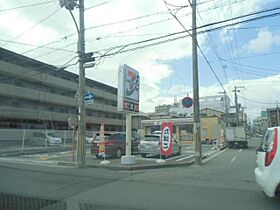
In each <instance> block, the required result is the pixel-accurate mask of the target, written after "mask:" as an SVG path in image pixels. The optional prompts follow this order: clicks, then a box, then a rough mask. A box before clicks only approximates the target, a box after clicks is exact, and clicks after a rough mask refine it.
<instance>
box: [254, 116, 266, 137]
mask: <svg viewBox="0 0 280 210" xmlns="http://www.w3.org/2000/svg"><path fill="white" fill-rule="evenodd" d="M253 126H254V127H253V128H252V130H253V131H252V132H253V134H264V133H265V131H266V129H267V127H268V122H267V117H266V116H259V117H257V118H256V119H254V120H253Z"/></svg>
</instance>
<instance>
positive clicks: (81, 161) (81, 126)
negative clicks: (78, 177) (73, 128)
mask: <svg viewBox="0 0 280 210" xmlns="http://www.w3.org/2000/svg"><path fill="white" fill-rule="evenodd" d="M84 10H85V8H84V0H79V13H80V30H79V40H78V54H79V121H78V147H77V167H79V168H83V167H85V165H86V145H85V142H86V141H85V136H86V135H85V133H86V119H85V117H86V109H85V102H84V93H85V68H84V55H85V24H84Z"/></svg>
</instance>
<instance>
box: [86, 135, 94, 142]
mask: <svg viewBox="0 0 280 210" xmlns="http://www.w3.org/2000/svg"><path fill="white" fill-rule="evenodd" d="M93 140H94V138H93V137H91V136H86V143H88V144H91V142H92V141H93Z"/></svg>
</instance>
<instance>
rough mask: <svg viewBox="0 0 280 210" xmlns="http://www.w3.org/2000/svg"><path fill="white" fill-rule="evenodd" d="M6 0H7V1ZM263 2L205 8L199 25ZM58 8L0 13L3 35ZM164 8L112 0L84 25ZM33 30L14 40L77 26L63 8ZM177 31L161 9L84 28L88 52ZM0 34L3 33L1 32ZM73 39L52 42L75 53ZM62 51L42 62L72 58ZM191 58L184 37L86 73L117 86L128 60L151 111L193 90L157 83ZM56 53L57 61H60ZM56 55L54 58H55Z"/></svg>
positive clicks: (203, 91) (157, 3)
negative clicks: (175, 63) (175, 64)
mask: <svg viewBox="0 0 280 210" xmlns="http://www.w3.org/2000/svg"><path fill="white" fill-rule="evenodd" d="M7 2H9V4H8V3H7ZM169 2H170V3H173V4H175V5H186V4H188V2H187V1H185V0H176V1H175V0H170V1H169ZM227 2H228V1H224V2H221V1H220V0H215V1H213V2H209V3H205V4H201V5H199V10H200V11H203V10H207V9H208V8H211V7H213V6H215V5H221V4H223V3H227ZM264 2H267V1H263V0H246V1H242V2H241V3H236V4H233V6H232V7H231V8H229V7H228V8H227V7H225V8H224V11H225V14H223V12H219V10H216V11H213V9H212V10H209V11H208V12H200V15H201V17H202V18H201V19H202V20H203V23H199V24H206V23H210V22H215V21H217V20H222V19H228V18H230V17H231V16H238V15H240V14H247V13H249V12H251V11H256V10H258V9H260V8H261V7H262V5H263V4H264ZM32 3H36V1H35V0H26V1H24V4H32ZM94 4H98V3H94V2H90V1H86V7H89V6H92V5H94ZM0 5H1V8H10V7H14V6H20V5H22V4H20V3H19V1H17V0H11V1H1V2H0ZM44 8H45V9H44ZM57 8H58V1H57V2H55V3H54V4H51V5H46V6H45V7H43V6H42V7H40V9H37V12H30V15H26V13H25V11H26V10H19V11H17V12H10V13H5V14H4V13H2V14H0V18H1V20H6V21H5V22H4V21H3V22H1V26H2V27H4V28H5V29H6V30H5V33H4V34H5V35H7V36H9V37H16V36H17V35H18V34H20V33H22V32H23V31H24V30H26V29H28V28H31V27H32V26H34V25H35V24H36V23H37V22H38V21H39V20H41V19H42V18H43V17H45V16H46V13H45V11H47V10H48V11H51V10H55V9H57ZM33 9H34V8H33ZM163 10H166V7H165V5H164V3H163V1H162V0H154V1H152V2H151V1H149V0H134V1H131V0H111V1H109V2H108V3H106V4H104V5H102V6H99V7H96V8H92V9H90V10H86V11H85V25H86V28H88V27H91V26H97V25H102V24H106V23H110V22H115V21H121V20H125V19H129V18H133V17H138V16H142V15H146V14H151V13H156V12H159V11H163ZM34 11H35V10H34ZM227 11H231V12H227ZM73 12H74V15H75V17H76V19H77V20H78V17H77V13H78V12H77V10H74V11H73ZM189 13H190V8H185V9H182V10H181V11H180V12H178V13H177V15H178V16H179V17H180V18H179V19H180V21H181V22H182V24H183V25H184V26H185V27H186V28H190V26H191V16H190V15H186V14H189ZM231 13H232V14H231ZM168 19H169V20H168ZM199 24H198V25H199ZM35 29H36V30H35ZM35 29H34V30H31V31H30V32H29V33H27V34H26V35H25V36H23V37H21V38H20V39H18V40H17V41H21V42H26V43H31V44H44V43H46V42H49V41H54V40H56V41H57V40H60V38H62V37H63V36H65V35H66V34H71V33H72V32H73V31H75V30H76V29H75V27H74V23H73V20H72V19H71V16H70V15H69V12H68V11H66V10H65V9H64V8H63V9H62V12H60V13H59V14H57V15H56V16H55V17H53V19H51V20H50V21H47V22H46V23H45V24H40V25H39V26H38V27H36V28H35ZM178 31H182V27H181V26H180V25H179V24H178V22H176V20H174V19H173V18H172V17H171V16H170V14H168V13H167V12H165V13H161V14H160V15H154V16H149V17H147V18H141V19H138V20H135V21H130V22H126V23H123V24H115V25H110V26H107V27H99V28H93V29H88V30H86V51H96V50H101V49H106V48H109V47H113V46H117V45H122V44H127V43H132V42H135V41H141V40H146V39H149V38H153V37H157V36H161V35H166V34H169V33H174V32H178ZM222 33H224V34H223V35H221V38H222V39H224V41H230V40H231V39H232V37H231V36H227V35H228V34H227V33H225V32H222ZM0 35H1V36H3V34H0ZM262 36H265V37H266V36H268V35H267V34H264V35H262ZM97 37H101V38H102V39H100V40H96V38H97ZM268 37H269V36H268ZM76 41H77V36H76V35H75V36H72V37H68V38H67V39H64V40H62V41H61V40H60V41H59V42H57V43H55V44H53V45H51V46H52V47H57V48H63V49H69V50H73V51H76V47H77V45H76V43H75V42H76ZM198 41H199V44H200V46H201V47H202V48H203V49H204V50H205V49H209V48H207V47H206V46H205V45H204V42H205V40H204V36H200V35H199V36H198ZM255 42H257V41H255ZM272 42H273V43H278V44H279V43H280V36H278V35H275V34H273V35H272ZM71 43H74V44H72V45H71V46H67V45H69V44H71ZM267 45H268V46H271V43H268V44H267ZM10 46H12V47H10ZM9 47H10V49H11V50H14V49H16V52H23V51H25V50H26V49H30V48H29V47H22V46H20V47H18V46H17V47H15V45H9ZM47 52H51V51H50V50H48V49H47V50H46V49H45V50H43V49H39V50H36V51H34V52H33V53H30V54H28V56H31V57H33V58H35V59H36V58H37V57H38V56H41V55H42V53H47ZM65 54H66V53H63V52H59V51H54V53H53V54H49V55H48V56H43V57H40V60H42V61H44V62H47V63H50V64H53V65H61V64H63V63H65V62H66V61H68V60H70V59H71V55H70V57H67V58H62V57H63V56H67V54H66V55H65ZM190 56H191V39H190V37H186V38H184V39H180V40H178V41H174V42H170V43H166V44H162V45H158V46H153V47H149V48H145V49H141V50H138V51H135V52H129V53H126V54H121V55H117V56H115V57H113V58H105V59H104V60H103V61H102V62H101V64H100V65H99V66H98V68H95V69H87V70H86V72H87V76H88V77H90V78H92V79H95V80H98V81H100V82H104V83H106V84H109V85H111V86H115V87H117V73H118V66H119V65H120V64H123V63H126V64H128V65H130V66H132V67H133V68H135V69H137V70H139V71H140V75H141V89H140V90H141V98H140V100H141V102H140V109H141V111H153V110H154V106H156V105H159V104H161V103H172V102H173V95H175V94H176V95H177V96H178V98H179V97H183V96H185V95H186V93H187V92H189V93H191V90H192V87H191V86H187V87H186V86H185V85H181V84H177V85H176V86H174V87H172V88H171V89H170V90H166V89H162V88H161V82H162V81H163V80H164V79H166V78H168V77H170V76H171V75H173V73H174V71H175V70H174V69H172V66H169V65H167V64H166V63H168V62H169V61H173V60H176V59H180V58H186V59H188V58H190ZM60 57H61V59H59V58H60ZM54 59H56V61H55V62H54ZM70 70H71V71H73V72H76V73H77V72H78V71H77V67H73V68H70ZM235 82H236V81H235ZM259 82H260V81H259ZM230 84H231V83H230ZM235 84H236V83H235ZM273 84H274V83H273ZM231 88H232V87H231ZM219 91H221V88H220V87H219V86H218V85H217V84H213V85H211V86H207V87H204V86H202V87H200V95H201V96H206V95H213V94H217V93H218V92H219ZM168 93H169V95H170V96H167V97H165V96H166V95H168ZM248 98H249V96H248Z"/></svg>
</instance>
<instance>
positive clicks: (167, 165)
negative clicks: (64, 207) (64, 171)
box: [56, 160, 194, 171]
mask: <svg viewBox="0 0 280 210" xmlns="http://www.w3.org/2000/svg"><path fill="white" fill-rule="evenodd" d="M56 164H57V165H62V166H74V167H75V166H76V163H73V162H66V161H57V162H56ZM192 164H194V160H191V161H188V162H182V163H165V164H149V165H131V166H124V165H100V164H87V166H86V167H87V168H103V169H108V170H118V171H136V170H145V169H159V168H171V167H183V166H190V165H192Z"/></svg>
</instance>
